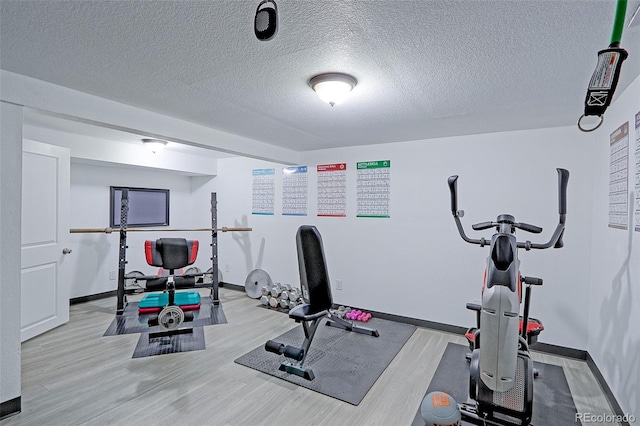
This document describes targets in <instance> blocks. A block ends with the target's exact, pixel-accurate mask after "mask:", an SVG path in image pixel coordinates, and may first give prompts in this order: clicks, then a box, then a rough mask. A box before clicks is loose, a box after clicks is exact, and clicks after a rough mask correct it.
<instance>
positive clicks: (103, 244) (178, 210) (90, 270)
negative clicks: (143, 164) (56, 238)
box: [69, 162, 215, 297]
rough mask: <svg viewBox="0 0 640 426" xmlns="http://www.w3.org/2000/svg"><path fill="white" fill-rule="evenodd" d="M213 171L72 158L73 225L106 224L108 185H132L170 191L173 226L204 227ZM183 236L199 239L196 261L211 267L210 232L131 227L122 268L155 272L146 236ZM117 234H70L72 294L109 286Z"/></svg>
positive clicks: (115, 261)
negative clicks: (187, 172)
mask: <svg viewBox="0 0 640 426" xmlns="http://www.w3.org/2000/svg"><path fill="white" fill-rule="evenodd" d="M213 182H214V178H213V177H188V176H181V175H178V174H172V173H167V172H158V171H152V170H145V169H130V168H124V169H123V168H118V167H110V166H96V165H87V164H79V163H77V162H72V165H71V220H70V223H71V228H105V227H107V226H109V187H110V186H132V187H142V188H162V189H169V191H170V198H169V199H170V227H171V228H207V227H210V226H211V219H210V215H209V207H210V198H211V197H210V194H211V192H212V191H214V190H215V189H214V184H213ZM163 236H164V237H184V238H187V239H197V240H199V241H200V242H201V247H200V251H199V255H198V260H197V261H196V263H195V265H194V266H198V267H199V268H200V269H202V270H203V271H206V270H207V269H209V268H210V267H211V262H210V260H209V259H210V257H211V252H210V247H209V243H210V240H211V236H210V234H209V233H207V232H179V233H178V232H171V233H166V232H165V233H162V232H144V233H142V232H137V233H136V232H130V233H128V234H127V245H128V246H129V249H128V250H127V261H128V265H127V268H126V271H127V272H129V271H132V270H139V271H141V272H143V273H145V274H154V273H156V272H157V268H155V267H151V266H149V265H147V263H146V261H145V258H144V241H145V240H147V239H156V238H160V237H163ZM118 242H119V234H118V233H117V232H114V233H112V234H72V235H71V238H70V241H69V244H70V245H71V248H72V249H73V254H72V255H71V256H69V261H70V264H71V265H70V269H71V271H73V272H72V273H71V297H80V296H86V295H91V294H97V293H102V292H107V291H112V290H115V289H116V288H117V281H115V280H110V279H109V273H110V271H117V269H118Z"/></svg>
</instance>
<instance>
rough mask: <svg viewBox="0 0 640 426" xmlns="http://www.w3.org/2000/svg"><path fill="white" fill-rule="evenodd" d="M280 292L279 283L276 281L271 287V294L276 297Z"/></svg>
mask: <svg viewBox="0 0 640 426" xmlns="http://www.w3.org/2000/svg"><path fill="white" fill-rule="evenodd" d="M281 292H282V290H281V288H280V283H276V284H275V285H274V286H273V287H271V296H273V297H278V296H280V293H281Z"/></svg>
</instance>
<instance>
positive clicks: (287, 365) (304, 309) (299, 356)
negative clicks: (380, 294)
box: [265, 225, 380, 380]
mask: <svg viewBox="0 0 640 426" xmlns="http://www.w3.org/2000/svg"><path fill="white" fill-rule="evenodd" d="M296 246H297V249H298V269H299V271H300V285H301V287H302V298H303V299H304V301H305V303H303V304H301V305H298V306H296V307H295V308H293V309H291V311H289V318H293V319H294V320H295V321H296V322H301V323H302V328H303V330H304V336H305V337H304V341H303V343H302V347H300V348H297V347H295V346H290V345H284V344H282V343H278V342H275V341H273V340H269V341H267V343H266V344H265V350H267V351H268V352H273V353H277V354H281V355H284V356H285V357H286V358H289V359H290V361H288V360H285V361H284V362H283V363H282V364H280V370H282V371H286V372H287V373H291V374H295V375H298V376H301V377H304V378H305V379H307V380H313V379H314V378H315V376H314V374H313V371H312V370H311V369H310V368H306V367H304V361H305V358H306V356H307V354H308V352H309V347H310V346H311V341H312V340H313V336H314V335H315V333H316V330H317V329H318V325H320V322H321V321H322V319H323V318H325V317H326V318H328V320H327V322H326V324H327V325H328V326H333V327H339V328H342V329H344V330H347V331H354V332H356V333H362V334H367V335H370V336H374V337H378V336H379V335H380V334H379V333H378V330H373V329H370V328H365V327H360V326H357V325H354V323H353V322H352V321H347V320H345V319H343V318H340V317H338V316H334V315H332V314H331V312H330V311H329V310H330V309H331V308H332V306H333V299H332V297H331V284H330V282H329V274H328V271H327V262H326V260H325V257H324V249H323V246H322V237H321V236H320V233H319V232H318V230H317V229H316V227H315V226H310V225H302V226H301V227H300V228H298V232H297V233H296Z"/></svg>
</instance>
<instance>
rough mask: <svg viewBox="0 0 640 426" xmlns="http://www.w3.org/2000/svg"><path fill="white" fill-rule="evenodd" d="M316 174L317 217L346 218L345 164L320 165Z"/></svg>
mask: <svg viewBox="0 0 640 426" xmlns="http://www.w3.org/2000/svg"><path fill="white" fill-rule="evenodd" d="M316 170H317V172H318V216H326V217H346V216H347V164H346V163H338V164H320V165H318V166H317V168H316Z"/></svg>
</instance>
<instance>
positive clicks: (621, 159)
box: [609, 121, 629, 229]
mask: <svg viewBox="0 0 640 426" xmlns="http://www.w3.org/2000/svg"><path fill="white" fill-rule="evenodd" d="M609 153H610V160H609V227H610V228H616V229H628V226H629V224H628V223H627V222H628V218H629V202H628V199H627V197H628V187H627V186H628V180H629V179H628V178H629V122H628V121H627V122H626V123H624V124H623V125H622V126H620V127H618V128H617V129H616V130H615V131H614V132H613V133H611V136H610V138H609Z"/></svg>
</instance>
